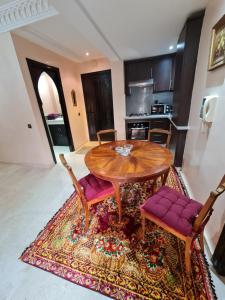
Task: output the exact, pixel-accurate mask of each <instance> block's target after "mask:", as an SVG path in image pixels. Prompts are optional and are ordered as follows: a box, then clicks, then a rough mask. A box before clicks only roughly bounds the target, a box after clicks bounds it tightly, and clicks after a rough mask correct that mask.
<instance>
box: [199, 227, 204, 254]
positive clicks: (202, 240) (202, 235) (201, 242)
mask: <svg viewBox="0 0 225 300" xmlns="http://www.w3.org/2000/svg"><path fill="white" fill-rule="evenodd" d="M200 247H201V249H202V252H203V253H204V230H202V232H201V233H200Z"/></svg>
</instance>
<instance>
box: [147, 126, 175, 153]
mask: <svg viewBox="0 0 225 300" xmlns="http://www.w3.org/2000/svg"><path fill="white" fill-rule="evenodd" d="M154 133H159V134H165V135H167V138H166V148H168V147H169V144H170V139H171V130H165V129H161V128H153V129H149V131H148V141H151V136H152V134H154Z"/></svg>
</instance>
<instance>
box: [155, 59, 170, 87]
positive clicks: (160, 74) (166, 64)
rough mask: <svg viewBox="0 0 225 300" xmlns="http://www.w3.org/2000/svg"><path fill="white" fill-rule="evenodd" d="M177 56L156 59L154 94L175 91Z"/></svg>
mask: <svg viewBox="0 0 225 300" xmlns="http://www.w3.org/2000/svg"><path fill="white" fill-rule="evenodd" d="M174 66H175V55H165V56H160V57H158V58H155V59H154V64H153V79H154V89H153V92H154V93H159V92H165V91H171V90H173V86H174Z"/></svg>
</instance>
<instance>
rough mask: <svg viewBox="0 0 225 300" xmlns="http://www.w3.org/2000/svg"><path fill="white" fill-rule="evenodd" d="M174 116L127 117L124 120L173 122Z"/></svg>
mask: <svg viewBox="0 0 225 300" xmlns="http://www.w3.org/2000/svg"><path fill="white" fill-rule="evenodd" d="M171 118H172V115H171V114H167V115H149V116H132V117H128V116H126V117H125V118H124V119H125V120H139V119H140V120H148V119H170V120H171Z"/></svg>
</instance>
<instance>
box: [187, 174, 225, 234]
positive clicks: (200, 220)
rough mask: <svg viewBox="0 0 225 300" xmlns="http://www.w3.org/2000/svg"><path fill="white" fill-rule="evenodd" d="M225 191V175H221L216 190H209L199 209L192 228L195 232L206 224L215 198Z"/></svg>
mask: <svg viewBox="0 0 225 300" xmlns="http://www.w3.org/2000/svg"><path fill="white" fill-rule="evenodd" d="M224 191H225V175H224V176H223V178H222V180H221V181H220V183H219V185H218V186H217V188H216V190H215V191H213V192H211V193H210V195H209V198H208V199H207V201H206V203H205V204H204V205H203V207H202V209H201V210H200V213H199V215H198V216H197V218H196V219H195V222H194V225H193V229H194V231H195V232H199V231H201V228H202V227H204V226H205V225H206V223H207V222H208V220H209V218H210V216H211V214H212V211H213V205H214V203H215V201H216V199H217V198H218V197H219V196H220V195H221V194H222V193H223V192H224Z"/></svg>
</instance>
